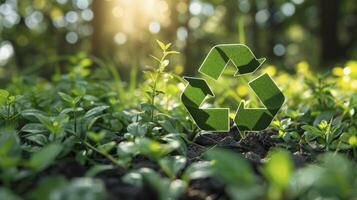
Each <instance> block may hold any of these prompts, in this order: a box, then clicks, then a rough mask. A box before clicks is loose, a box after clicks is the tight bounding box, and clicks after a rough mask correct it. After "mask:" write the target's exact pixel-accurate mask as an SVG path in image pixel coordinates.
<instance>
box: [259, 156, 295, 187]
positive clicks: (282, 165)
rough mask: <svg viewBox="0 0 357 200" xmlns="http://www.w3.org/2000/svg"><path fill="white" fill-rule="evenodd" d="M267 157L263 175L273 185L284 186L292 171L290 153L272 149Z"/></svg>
mask: <svg viewBox="0 0 357 200" xmlns="http://www.w3.org/2000/svg"><path fill="white" fill-rule="evenodd" d="M268 157H269V160H268V162H267V163H266V164H265V165H264V168H263V174H264V176H265V177H266V179H267V180H268V181H269V182H270V183H271V184H273V185H274V186H276V187H278V188H280V189H284V188H286V187H287V185H288V183H289V180H290V178H291V175H292V171H293V163H292V159H291V157H290V154H289V153H288V152H287V151H285V150H274V151H272V152H270V154H269V156H268Z"/></svg>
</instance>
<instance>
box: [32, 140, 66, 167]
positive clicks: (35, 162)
mask: <svg viewBox="0 0 357 200" xmlns="http://www.w3.org/2000/svg"><path fill="white" fill-rule="evenodd" d="M61 151H62V146H61V145H60V144H57V143H52V144H49V145H47V146H45V147H43V148H42V149H41V150H39V151H38V152H36V153H34V154H33V155H32V156H31V158H30V160H29V161H28V163H27V164H28V166H29V167H30V168H31V169H33V170H34V171H41V170H43V169H45V168H47V167H48V166H50V165H51V164H52V163H53V162H54V160H55V159H56V157H57V156H58V155H59V154H60V153H61Z"/></svg>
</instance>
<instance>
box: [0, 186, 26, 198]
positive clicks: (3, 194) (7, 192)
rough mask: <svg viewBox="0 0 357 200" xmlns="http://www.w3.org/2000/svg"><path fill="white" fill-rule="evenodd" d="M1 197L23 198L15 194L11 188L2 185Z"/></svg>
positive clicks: (0, 188) (0, 189)
mask: <svg viewBox="0 0 357 200" xmlns="http://www.w3.org/2000/svg"><path fill="white" fill-rule="evenodd" d="M0 199H4V200H5V199H6V200H21V199H22V198H20V197H19V196H17V195H16V194H14V193H13V192H12V191H11V190H9V189H7V188H4V187H0Z"/></svg>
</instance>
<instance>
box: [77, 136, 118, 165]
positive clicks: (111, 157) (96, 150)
mask: <svg viewBox="0 0 357 200" xmlns="http://www.w3.org/2000/svg"><path fill="white" fill-rule="evenodd" d="M83 143H84V144H85V145H86V146H87V147H89V148H90V149H92V150H93V151H95V152H97V153H99V154H100V155H102V156H104V157H105V158H106V159H108V160H110V161H111V162H112V163H114V164H115V165H118V166H120V167H122V166H121V165H119V164H118V162H117V161H116V160H115V158H114V157H113V156H111V155H109V154H106V153H104V152H101V151H100V150H99V149H97V148H96V147H95V146H93V145H91V144H90V143H88V142H86V141H83Z"/></svg>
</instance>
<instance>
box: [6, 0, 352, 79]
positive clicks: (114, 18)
mask: <svg viewBox="0 0 357 200" xmlns="http://www.w3.org/2000/svg"><path fill="white" fill-rule="evenodd" d="M356 35H357V3H356V2H355V1H351V0H309V1H307V0H259V1H258V0H181V1H178V0H166V1H165V0H53V1H46V0H32V1H22V0H2V1H0V79H1V82H6V81H8V80H9V79H10V78H11V77H12V76H13V75H16V74H17V73H22V74H25V75H26V74H29V75H30V74H32V75H33V74H36V75H38V74H40V75H42V76H44V77H48V76H49V75H50V74H52V73H53V72H54V71H56V69H57V70H62V71H65V70H68V68H66V67H65V62H64V60H65V59H66V56H70V55H74V54H78V53H79V52H81V51H83V52H85V53H87V54H89V55H90V56H95V57H97V58H100V59H102V60H105V61H106V62H110V63H112V64H114V65H115V67H117V68H118V69H119V71H120V74H121V76H122V78H124V80H126V79H128V78H126V77H128V76H126V74H128V73H129V71H130V69H132V68H137V69H138V72H140V71H141V70H143V69H145V68H146V66H147V65H151V64H152V60H151V58H150V57H149V55H150V54H155V51H158V50H159V49H158V48H157V46H156V43H155V40H156V39H160V40H161V41H164V42H172V43H173V46H174V48H175V50H178V51H179V52H180V55H179V56H175V57H174V58H173V60H172V61H171V65H170V69H171V70H172V71H174V72H175V73H176V74H190V75H192V74H194V73H196V71H197V69H198V67H199V64H200V63H201V62H202V60H203V59H204V56H205V54H206V53H207V52H208V51H209V49H210V48H211V47H212V46H214V45H215V44H220V43H238V42H241V43H245V44H247V45H248V46H249V47H251V48H252V50H253V52H254V53H255V54H256V55H257V56H259V57H267V58H268V61H267V63H268V64H272V65H274V66H275V67H276V68H278V69H283V70H287V71H288V72H292V71H294V69H295V68H296V66H297V65H298V64H299V63H300V64H301V62H303V64H304V65H309V66H310V67H311V68H312V69H316V70H328V69H332V68H333V67H341V68H345V67H348V66H346V61H348V60H353V58H356V57H357V44H356V40H357V37H356ZM338 69H340V68H338ZM349 69H350V68H347V70H345V73H348V71H349ZM139 75H140V74H139Z"/></svg>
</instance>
